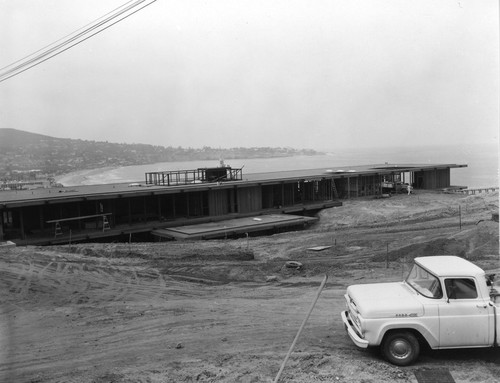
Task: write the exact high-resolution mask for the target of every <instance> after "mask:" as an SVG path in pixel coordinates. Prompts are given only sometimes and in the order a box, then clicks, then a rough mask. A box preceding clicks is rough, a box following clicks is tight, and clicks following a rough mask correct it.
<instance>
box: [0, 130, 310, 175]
mask: <svg viewBox="0 0 500 383" xmlns="http://www.w3.org/2000/svg"><path fill="white" fill-rule="evenodd" d="M315 154H319V153H317V152H315V151H314V150H307V149H303V150H297V149H292V148H269V147H263V148H262V147H260V148H255V147H254V148H241V147H240V148H229V149H220V148H210V147H203V148H201V149H194V148H181V147H177V148H174V147H171V146H169V147H163V146H155V145H146V144H119V143H110V142H101V141H86V140H75V139H69V138H57V137H50V136H45V135H41V134H35V133H29V132H25V131H20V130H16V129H0V178H11V179H12V178H20V173H23V172H28V171H30V170H33V169H36V170H40V172H41V173H43V174H50V175H58V174H64V173H69V172H72V171H76V170H82V169H93V168H99V167H104V166H127V165H141V164H150V163H156V162H169V161H187V160H218V159H219V158H221V157H222V158H224V159H236V158H266V157H281V156H293V155H315Z"/></svg>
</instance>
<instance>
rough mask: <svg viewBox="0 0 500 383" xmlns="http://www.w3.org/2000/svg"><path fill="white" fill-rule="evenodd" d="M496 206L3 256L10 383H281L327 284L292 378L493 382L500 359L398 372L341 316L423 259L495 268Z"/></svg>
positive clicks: (346, 213)
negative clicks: (355, 293)
mask: <svg viewBox="0 0 500 383" xmlns="http://www.w3.org/2000/svg"><path fill="white" fill-rule="evenodd" d="M458 206H460V209H458ZM493 211H498V194H489V195H482V196H470V197H466V196H458V195H449V194H437V193H421V194H419V195H412V196H406V195H402V196H397V197H393V198H390V199H384V200H373V199H366V200H355V201H354V200H353V201H347V202H346V203H345V205H344V206H343V207H340V208H334V209H328V210H325V211H323V212H322V213H321V219H320V222H319V223H318V224H317V225H316V226H315V227H312V228H311V229H309V230H307V231H301V232H293V233H283V234H279V235H274V236H269V237H259V238H250V239H248V240H247V239H240V240H227V241H208V242H193V243H190V242H169V243H157V244H133V245H131V246H128V245H123V244H88V245H78V246H72V247H52V248H50V247H44V248H41V247H25V248H15V249H8V250H1V253H0V292H1V297H0V342H1V348H0V381H1V382H33V383H34V382H39V383H42V382H95V383H104V382H151V383H153V382H271V381H272V380H273V378H274V376H275V375H276V373H277V371H278V370H279V367H280V365H281V362H282V361H283V359H284V357H285V354H286V352H287V351H288V348H289V346H290V344H291V342H292V340H293V338H294V336H295V334H296V331H297V329H298V328H299V326H300V324H301V323H302V320H303V319H304V316H305V315H306V313H307V310H308V308H309V306H310V304H311V301H312V300H313V298H314V296H315V295H316V291H317V289H318V287H319V285H320V283H321V280H322V279H323V276H324V275H325V274H328V276H329V281H328V284H327V286H326V288H325V290H324V291H323V293H322V294H321V296H320V299H319V301H318V303H317V305H316V307H315V309H314V311H313V313H312V315H311V317H310V319H309V321H308V323H307V326H306V327H305V329H304V332H303V333H302V336H301V338H300V339H299V342H298V344H297V346H296V348H295V351H294V353H293V354H292V357H291V358H290V360H289V362H288V364H287V367H286V369H285V372H284V374H283V376H282V380H281V381H282V382H316V381H318V382H321V381H323V382H348V383H352V382H365V383H368V382H380V381H386V382H416V381H417V380H416V378H415V376H414V372H415V371H416V370H418V369H423V368H430V367H440V368H446V369H449V371H450V372H451V374H452V376H453V377H454V379H455V381H456V382H488V383H493V382H498V381H499V378H498V377H499V376H500V349H485V350H460V351H440V352H431V351H426V352H424V353H423V355H422V357H421V358H420V359H419V361H418V363H417V364H415V365H414V366H411V367H406V368H399V367H395V366H392V365H390V364H388V363H386V362H385V361H384V360H383V359H382V358H381V356H380V355H379V354H378V353H377V352H376V351H361V350H358V349H356V347H355V346H354V345H353V344H352V342H351V341H350V339H349V338H348V336H347V335H346V333H345V331H344V329H343V326H342V323H341V321H340V317H339V313H340V311H341V310H342V309H343V307H344V301H343V294H344V293H345V289H346V287H347V286H348V285H349V284H352V283H365V282H366V283H367V282H373V281H396V280H401V279H402V278H403V275H404V274H405V272H406V271H407V269H408V267H409V264H410V262H411V259H412V258H413V257H414V256H418V255H430V254H458V255H461V256H463V257H466V258H468V259H471V260H473V261H475V262H476V263H477V264H478V265H480V266H482V267H483V268H485V269H487V270H489V271H495V270H497V271H498V272H499V273H500V262H499V246H498V239H499V237H498V223H496V222H493V221H492V220H491V213H492V212H493ZM459 214H460V216H459ZM460 226H461V227H460ZM314 246H331V247H328V248H326V249H324V250H323V251H311V250H308V249H309V248H311V247H314ZM288 260H295V261H299V262H301V263H302V264H303V265H304V267H303V268H302V269H301V270H294V269H290V268H287V267H286V266H285V262H286V261H288Z"/></svg>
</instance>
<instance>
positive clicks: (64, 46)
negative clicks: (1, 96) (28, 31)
mask: <svg viewBox="0 0 500 383" xmlns="http://www.w3.org/2000/svg"><path fill="white" fill-rule="evenodd" d="M148 1H149V2H148ZM155 1H156V0H152V1H151V0H136V1H135V2H134V3H133V4H131V5H127V4H129V3H131V2H132V1H129V2H128V3H125V4H124V5H122V6H121V7H118V8H116V9H115V10H113V11H111V12H109V13H107V14H106V15H104V16H102V17H101V18H99V19H97V20H95V21H94V22H92V23H90V24H87V25H91V26H90V27H88V28H85V27H83V28H85V29H84V31H83V32H78V31H80V30H81V29H83V28H80V29H79V30H77V31H75V32H73V33H71V34H70V35H68V36H66V37H65V38H62V39H59V40H57V41H56V42H54V43H52V44H49V45H48V46H46V47H45V48H42V49H40V50H38V51H36V52H34V53H32V54H31V55H28V56H26V57H25V58H24V59H21V60H17V61H16V62H14V63H12V64H10V65H7V66H6V67H4V68H2V70H4V69H7V68H10V69H7V70H6V71H5V72H4V73H1V74H0V82H3V81H5V80H8V79H9V78H11V77H14V76H17V75H18V74H21V73H23V72H25V71H26V70H28V69H30V68H33V67H34V66H37V65H39V64H41V63H43V62H45V61H47V60H48V59H50V58H52V57H54V56H57V55H59V54H61V53H63V52H65V51H67V50H68V49H70V48H72V47H74V46H75V45H78V44H80V43H82V42H84V41H85V40H88V39H89V38H91V37H93V36H95V35H96V34H98V33H100V32H102V31H104V30H106V29H108V28H109V27H111V26H113V25H115V24H117V23H119V22H120V21H122V20H124V19H126V18H128V17H130V16H132V15H133V14H135V13H137V12H139V11H140V10H142V9H144V8H146V7H147V6H149V5H151V4H153V3H154V2H155ZM144 2H146V4H143V5H142V6H140V7H139V8H137V7H138V6H139V5H141V4H142V3H144ZM122 8H124V9H122ZM134 8H137V9H134ZM118 10H119V11H118ZM127 12H129V13H128V14H125V13H127ZM109 14H112V15H111V16H109V17H106V16H107V15H109ZM123 14H125V15H124V16H123V17H121V18H119V19H118V20H116V21H114V22H112V21H113V20H114V19H116V18H118V17H120V16H122V15H123ZM104 17H106V18H105V19H104V20H103V21H99V20H101V19H103V18H104ZM92 31H93V33H91V32H92ZM77 32H78V33H77ZM75 33H76V35H75ZM69 36H71V37H69ZM61 40H64V41H63V42H61V43H59V44H57V43H58V42H59V41H61ZM54 44H57V45H56V46H55V47H52V48H50V49H48V50H47V48H49V47H51V46H53V45H54ZM68 45H69V46H68ZM44 50H45V51H44ZM40 51H43V53H40V54H38V55H36V54H37V53H38V52H40ZM34 55H36V56H35V57H33V58H30V57H32V56H34ZM23 60H24V61H23ZM19 62H21V63H20V64H19V65H16V66H15V67H13V68H11V67H12V66H13V65H15V64H17V63H19Z"/></svg>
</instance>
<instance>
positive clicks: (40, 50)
mask: <svg viewBox="0 0 500 383" xmlns="http://www.w3.org/2000/svg"><path fill="white" fill-rule="evenodd" d="M134 1H137V0H130V1H129V2H128V3H132V2H134ZM128 3H125V4H123V5H120V6H119V7H118V8H115V9H113V10H112V11H111V12H108V13H106V14H105V15H104V16H101V17H99V18H98V19H96V20H94V21H92V22H90V23H88V24H86V25H84V26H83V27H81V28H80V29H77V30H76V31H74V32H72V33H70V34H68V35H66V36H64V37H61V38H60V39H59V40H56V41H54V42H53V43H52V44H49V45H46V46H44V47H43V48H40V49H39V50H37V51H35V52H33V53H31V54H29V55H28V56H26V57H23V58H21V59H19V60H17V61H14V62H13V63H11V64H9V65H6V66H4V67H3V68H0V71H2V70H5V69H7V68H9V67H11V66H12V65H14V64H17V63H18V62H21V61H23V60H26V59H28V58H29V57H32V56H34V55H35V54H37V53H38V52H42V51H43V50H44V49H47V48H49V47H51V46H53V45H55V44H56V43H58V42H59V41H63V40H64V39H67V38H69V37H70V36H72V35H74V34H75V33H77V32H79V31H82V30H84V29H85V28H87V27H88V26H90V25H93V24H95V23H96V22H97V21H99V20H101V19H102V18H104V17H106V16H108V15H110V14H112V13H114V12H117V11H118V9H120V8H123V7H124V6H125V5H127V4H128Z"/></svg>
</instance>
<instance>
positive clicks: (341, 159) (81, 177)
mask: <svg viewBox="0 0 500 383" xmlns="http://www.w3.org/2000/svg"><path fill="white" fill-rule="evenodd" d="M498 161H499V156H498V146H497V145H496V144H483V145H461V146H428V147H413V148H373V149H346V148H340V149H338V148H337V149H331V150H328V151H327V153H326V154H324V155H317V156H294V157H279V158H252V159H226V160H225V164H226V165H229V166H231V167H233V168H243V175H245V174H248V173H261V172H273V171H280V170H293V169H321V168H324V169H342V168H347V167H349V166H355V165H372V164H385V163H389V164H394V165H396V164H432V163H439V164H457V165H458V164H459V165H467V167H466V168H458V169H452V170H451V184H452V185H460V186H468V187H469V188H479V187H493V186H498V185H499V163H498ZM218 165H219V161H184V162H162V163H157V164H148V165H137V166H124V167H118V168H103V169H92V170H83V171H77V172H74V173H70V174H67V175H64V176H61V177H59V178H58V182H60V183H62V184H63V185H65V186H76V185H95V184H108V183H120V182H144V174H145V173H146V172H156V171H171V170H189V169H197V168H204V167H214V166H218Z"/></svg>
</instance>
